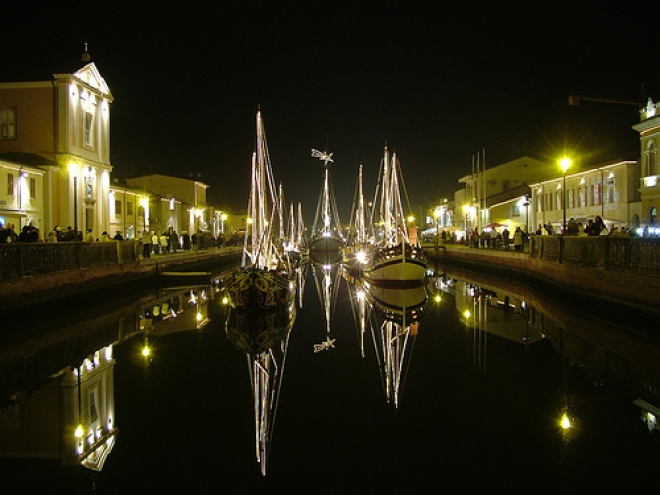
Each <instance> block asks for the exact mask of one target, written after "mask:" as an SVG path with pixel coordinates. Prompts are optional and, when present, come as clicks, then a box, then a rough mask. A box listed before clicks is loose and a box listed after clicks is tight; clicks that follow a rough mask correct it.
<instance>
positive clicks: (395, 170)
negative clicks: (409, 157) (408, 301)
mask: <svg viewBox="0 0 660 495" xmlns="http://www.w3.org/2000/svg"><path fill="white" fill-rule="evenodd" d="M379 177H380V179H379V181H380V183H379V186H378V187H377V189H376V198H375V201H374V210H376V208H377V207H378V215H379V218H378V219H377V222H374V221H373V219H372V224H373V225H374V228H376V225H377V229H376V232H375V235H376V239H375V246H376V252H375V254H374V256H373V258H372V259H371V260H370V261H369V263H368V265H367V266H366V267H365V268H364V270H363V273H364V277H365V279H366V280H368V281H369V282H371V283H373V284H380V285H389V286H393V287H408V286H414V285H419V284H421V283H423V281H424V278H425V276H426V269H427V264H426V257H425V255H424V251H423V250H422V248H421V246H420V244H419V242H418V241H417V238H416V235H413V234H414V232H413V231H412V228H409V226H408V223H407V222H406V216H405V213H404V209H403V208H404V205H403V201H402V197H401V196H402V189H403V190H404V191H405V186H404V184H403V176H402V174H401V168H400V164H399V161H398V160H397V157H396V153H392V155H391V156H390V153H389V150H388V149H387V145H385V153H384V156H383V160H382V161H381V172H380V175H379ZM408 208H409V209H410V207H409V205H408Z"/></svg>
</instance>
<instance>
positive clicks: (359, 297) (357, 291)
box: [347, 279, 371, 357]
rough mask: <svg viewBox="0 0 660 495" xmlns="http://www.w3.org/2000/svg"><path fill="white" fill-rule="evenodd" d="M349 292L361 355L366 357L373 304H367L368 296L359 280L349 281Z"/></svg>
mask: <svg viewBox="0 0 660 495" xmlns="http://www.w3.org/2000/svg"><path fill="white" fill-rule="evenodd" d="M347 285H348V291H349V294H350V302H351V310H352V311H353V321H354V322H355V330H356V332H357V337H358V341H359V342H360V354H361V355H362V357H364V336H365V335H366V333H367V328H368V326H369V323H370V320H371V304H369V303H368V302H367V295H366V293H365V290H364V288H363V287H362V283H361V282H360V281H359V280H357V279H348V284H347Z"/></svg>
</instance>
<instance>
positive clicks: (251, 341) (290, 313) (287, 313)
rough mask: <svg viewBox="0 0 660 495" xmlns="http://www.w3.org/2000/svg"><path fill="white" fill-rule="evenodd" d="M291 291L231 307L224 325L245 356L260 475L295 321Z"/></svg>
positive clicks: (267, 450) (237, 347) (262, 469)
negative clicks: (259, 303)
mask: <svg viewBox="0 0 660 495" xmlns="http://www.w3.org/2000/svg"><path fill="white" fill-rule="evenodd" d="M291 291H292V292H291V294H290V296H291V297H287V298H284V299H282V298H272V299H270V302H269V304H267V305H264V306H260V305H258V304H256V301H257V299H258V298H254V297H251V298H249V300H248V301H246V302H249V304H246V305H245V306H244V307H232V306H231V304H230V306H229V309H228V313H227V320H226V325H225V329H226V333H227V338H228V339H229V341H230V342H231V343H232V344H233V345H234V347H235V348H236V349H238V350H240V351H243V352H244V353H245V355H246V357H247V364H248V371H249V376H250V386H251V390H252V399H253V402H254V422H255V448H256V458H257V462H258V463H259V465H260V469H261V474H262V475H263V476H265V475H266V471H267V461H268V452H269V450H270V444H271V438H272V434H273V427H274V423H275V416H276V412H277V405H278V402H279V397H280V390H281V387H282V380H283V377H284V365H285V362H286V356H287V352H288V348H289V337H290V335H291V330H292V329H293V324H294V322H295V320H296V297H295V286H294V285H293V284H292V287H291Z"/></svg>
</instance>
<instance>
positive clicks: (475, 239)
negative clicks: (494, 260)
mask: <svg viewBox="0 0 660 495" xmlns="http://www.w3.org/2000/svg"><path fill="white" fill-rule="evenodd" d="M526 241H527V234H526V233H525V232H524V231H523V230H522V229H521V228H520V227H516V229H515V230H514V231H513V235H511V232H510V231H509V229H507V228H506V227H504V228H503V229H502V232H498V231H497V230H495V229H481V233H479V231H478V230H477V229H474V230H473V231H472V234H471V235H470V244H469V245H470V247H473V248H478V247H481V248H500V247H502V248H504V249H511V244H513V249H515V250H516V251H522V250H523V247H524V245H525V242H526Z"/></svg>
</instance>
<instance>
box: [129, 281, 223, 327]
mask: <svg viewBox="0 0 660 495" xmlns="http://www.w3.org/2000/svg"><path fill="white" fill-rule="evenodd" d="M214 294H215V292H214V291H213V290H212V289H211V287H210V286H209V287H192V288H189V289H187V290H185V291H183V292H182V291H180V290H179V291H177V292H174V293H168V294H164V295H162V296H161V297H159V298H158V299H156V300H154V301H151V302H149V304H147V305H145V306H144V308H143V311H142V315H141V321H140V330H142V331H144V332H148V333H149V334H150V335H158V336H160V335H167V334H171V333H177V332H187V331H190V330H198V329H200V328H202V327H204V326H205V325H206V324H207V323H208V322H209V312H208V302H209V299H213V297H214Z"/></svg>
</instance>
